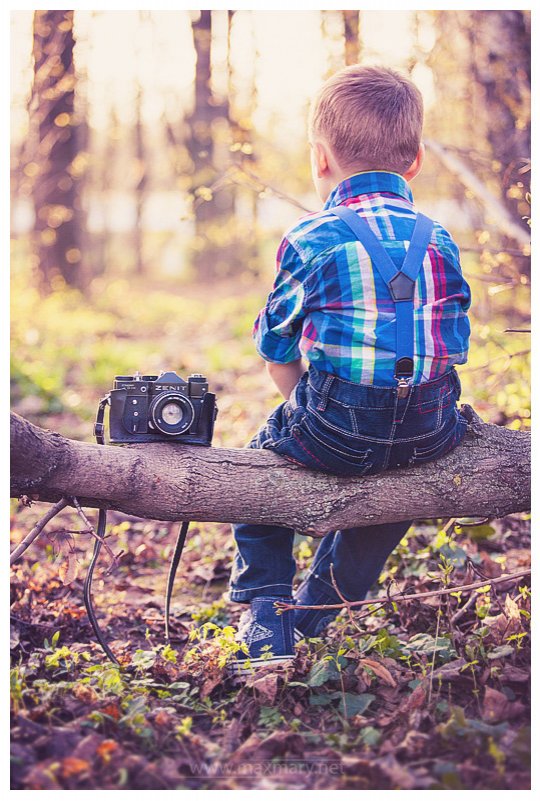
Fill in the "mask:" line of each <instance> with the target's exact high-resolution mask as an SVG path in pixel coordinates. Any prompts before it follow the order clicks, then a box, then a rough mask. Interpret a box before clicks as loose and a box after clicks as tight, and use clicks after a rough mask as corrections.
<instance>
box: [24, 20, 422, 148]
mask: <svg viewBox="0 0 540 801" xmlns="http://www.w3.org/2000/svg"><path fill="white" fill-rule="evenodd" d="M214 14H215V21H216V22H217V24H215V28H214V37H215V45H216V46H215V53H214V58H215V61H214V66H216V67H219V63H220V62H221V64H223V65H224V63H225V59H226V12H225V11H222V12H214ZM32 15H33V12H32V11H16V12H12V19H11V25H12V53H11V60H12V74H11V83H12V98H13V114H12V135H13V137H14V139H19V138H20V137H22V136H24V135H25V134H26V129H27V117H26V109H25V104H26V101H27V98H28V96H29V91H30V86H31V80H32V58H31V50H32ZM412 20H413V12H410V11H381V12H376V11H364V12H362V15H361V27H362V37H363V53H362V59H361V60H362V62H363V63H371V64H373V63H384V64H386V65H388V66H393V67H397V68H404V67H405V65H406V62H407V59H408V57H409V56H410V54H411V48H412V46H413V36H412V30H411V26H412ZM326 24H327V25H328V28H327V31H326V33H327V35H328V34H330V36H329V37H328V41H327V42H326V43H325V47H323V46H321V45H322V31H321V16H320V12H319V11H290V12H286V11H239V12H236V14H235V17H234V21H233V28H232V34H231V39H232V48H231V49H232V56H233V60H232V67H233V70H234V73H233V74H234V91H235V94H236V98H235V101H236V103H237V105H238V106H239V108H240V109H242V106H246V107H247V106H248V97H247V94H248V93H249V92H251V83H252V76H253V71H254V70H255V87H256V110H255V112H254V114H253V122H254V125H255V127H256V128H258V129H259V130H261V131H264V132H265V133H271V136H272V139H273V141H275V142H276V145H277V146H278V147H279V146H282V145H284V144H286V145H287V146H288V147H290V146H291V141H292V142H293V143H297V144H298V146H301V144H302V140H303V138H304V136H305V119H306V113H307V108H308V105H309V101H310V99H311V97H312V96H313V94H314V92H315V91H316V90H317V88H318V87H319V86H320V84H321V82H322V80H323V79H324V77H325V75H327V74H328V72H329V71H332V70H333V69H335V68H337V67H338V66H339V64H340V63H341V58H342V49H341V48H342V41H341V40H340V37H341V32H340V31H339V32H338V31H336V32H335V42H334V43H333V42H332V30H331V26H332V21H331V20H329V21H328V22H327V23H326ZM382 32H384V35H381V33H382ZM419 33H420V36H419V40H420V43H421V45H422V47H423V48H424V49H425V50H426V51H429V50H430V49H431V47H432V46H433V43H434V36H433V32H432V31H431V32H430V30H429V26H428V25H427V24H426V22H425V21H424V22H423V29H422V31H420V32H419ZM75 35H76V39H77V46H76V59H77V68H78V70H79V71H80V72H82V73H84V74H85V77H86V78H87V84H86V87H85V89H86V92H87V102H88V112H89V118H90V124H91V126H92V127H95V128H101V129H103V128H105V127H106V126H107V123H108V121H109V120H110V116H111V111H112V110H113V109H114V111H115V113H116V114H117V116H118V118H119V120H120V121H121V122H124V121H126V122H128V121H130V120H131V119H132V117H133V108H134V98H135V92H136V89H137V82H140V84H141V86H142V89H143V109H142V113H143V117H144V119H145V121H146V122H147V123H150V124H151V123H152V122H155V121H157V120H158V119H159V118H160V117H161V116H162V115H163V114H164V113H166V114H167V116H168V117H169V118H173V117H175V116H177V112H178V109H179V108H180V109H182V110H183V111H184V112H186V113H187V112H189V109H190V106H191V103H192V94H193V75H194V67H195V52H194V49H193V40H192V33H191V22H190V12H187V11H182V12H172V11H151V12H142V11H106V12H104V11H77V12H76V13H75ZM216 62H217V63H216ZM214 72H215V73H216V75H215V77H214V78H213V80H214V83H215V89H216V90H217V91H219V92H220V93H223V94H225V93H226V92H227V86H226V81H225V78H224V79H223V80H220V70H219V69H217V70H215V71H214ZM221 73H222V74H223V75H225V70H224V69H223V70H222V71H221ZM413 78H414V79H415V81H416V82H417V83H418V85H419V87H420V89H421V90H422V92H423V93H424V97H425V100H426V106H429V102H430V98H431V97H432V95H433V91H432V87H431V71H430V70H429V69H428V68H427V67H422V66H421V65H418V66H417V68H416V70H415V72H414V74H413Z"/></svg>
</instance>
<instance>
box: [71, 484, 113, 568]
mask: <svg viewBox="0 0 540 801" xmlns="http://www.w3.org/2000/svg"><path fill="white" fill-rule="evenodd" d="M73 504H74V506H75V508H76V510H77V512H78V514H79V516H80V517H81V518H82V519H83V520H84V522H85V523H86V526H87V532H85V533H88V534H91V535H92V537H94V539H96V540H97V541H98V542H101V544H102V545H103V547H104V548H105V550H106V551H107V554H108V556H109V558H110V560H111V567H112V566H113V565H115V564H116V562H117V557H116V556H115V555H114V553H113V552H112V550H111V547H110V545H109V544H108V543H107V542H106V541H105V537H100V536H99V534H98V533H97V531H96V530H95V528H94V526H93V525H92V523H91V522H90V521H89V519H88V518H87V517H86V515H85V513H84V512H83V509H82V507H81V505H80V503H79V501H78V500H77V498H75V497H73ZM109 570H110V568H109Z"/></svg>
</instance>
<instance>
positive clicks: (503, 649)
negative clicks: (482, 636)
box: [486, 644, 514, 659]
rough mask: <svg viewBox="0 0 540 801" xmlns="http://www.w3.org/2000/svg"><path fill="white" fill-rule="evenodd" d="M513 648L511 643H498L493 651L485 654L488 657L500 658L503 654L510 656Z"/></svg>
mask: <svg viewBox="0 0 540 801" xmlns="http://www.w3.org/2000/svg"><path fill="white" fill-rule="evenodd" d="M513 653H514V649H513V648H512V646H511V645H508V644H506V645H498V646H497V648H494V649H493V651H489V652H488V653H487V654H486V656H487V658H488V659H501V658H502V657H503V656H512V654H513Z"/></svg>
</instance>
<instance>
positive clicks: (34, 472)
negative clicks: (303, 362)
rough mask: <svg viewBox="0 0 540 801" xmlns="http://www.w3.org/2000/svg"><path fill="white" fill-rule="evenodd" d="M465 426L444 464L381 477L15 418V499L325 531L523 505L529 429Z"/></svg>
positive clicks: (476, 421)
mask: <svg viewBox="0 0 540 801" xmlns="http://www.w3.org/2000/svg"><path fill="white" fill-rule="evenodd" d="M462 413H463V414H464V415H465V416H466V417H467V419H468V420H469V432H468V433H467V435H466V436H465V438H464V440H463V442H462V443H461V444H460V445H459V446H458V447H457V448H456V449H455V450H454V451H452V452H451V453H450V454H448V455H447V456H445V457H443V458H442V459H440V460H438V461H436V462H432V463H429V464H426V465H422V466H414V467H408V468H407V469H405V470H393V471H388V472H385V473H381V474H379V475H376V476H369V477H363V478H351V477H341V476H331V475H326V474H324V473H316V472H313V471H311V470H307V469H306V468H301V467H298V466H296V465H295V464H292V463H290V462H287V461H286V460H285V459H283V458H282V457H280V456H277V455H276V454H273V453H271V452H269V451H268V450H253V449H247V448H238V449H232V448H227V449H225V448H204V447H194V446H187V445H179V444H178V443H155V444H154V443H148V444H140V445H129V446H102V445H93V444H89V443H84V442H75V441H73V440H69V439H66V438H65V437H62V436H61V435H60V434H57V433H54V432H51V431H46V430H43V429H40V428H38V427H37V426H35V425H33V424H32V423H30V422H28V421H27V420H25V419H24V418H22V417H19V416H18V415H16V414H12V415H11V447H12V473H11V494H12V497H20V496H21V495H23V494H26V495H28V496H29V497H30V498H32V499H33V500H40V501H46V502H50V503H56V502H57V501H58V500H59V499H61V498H63V497H69V498H72V497H73V496H76V497H77V499H78V501H79V503H80V505H81V506H84V507H103V508H107V509H116V510H118V511H121V512H125V513H126V514H129V515H136V516H137V517H143V518H149V519H153V520H171V521H179V520H197V521H213V522H227V523H236V522H246V523H261V524H278V525H286V526H289V527H291V528H294V529H296V530H297V531H300V532H303V533H306V534H311V535H315V536H322V535H324V534H326V533H327V532H329V531H332V530H336V529H339V528H351V527H352V526H362V525H372V524H374V523H387V522H392V521H398V520H415V519H426V518H434V517H436V518H449V517H502V516H503V515H507V514H511V513H513V512H523V511H528V510H529V508H530V494H529V493H530V434H528V433H527V432H524V431H512V430H510V429H506V428H502V427H500V426H495V425H490V424H487V423H483V422H482V420H481V419H480V418H479V417H478V415H477V414H476V413H475V412H474V410H473V409H472V408H471V407H470V406H467V405H464V406H462Z"/></svg>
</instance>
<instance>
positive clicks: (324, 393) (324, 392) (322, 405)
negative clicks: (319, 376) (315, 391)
mask: <svg viewBox="0 0 540 801" xmlns="http://www.w3.org/2000/svg"><path fill="white" fill-rule="evenodd" d="M333 382H334V376H333V375H332V374H329V375H327V376H326V378H325V379H324V384H323V387H322V389H321V399H320V401H319V403H318V404H317V411H318V412H324V411H325V409H326V406H327V404H328V393H329V392H330V388H331V386H332V384H333Z"/></svg>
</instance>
